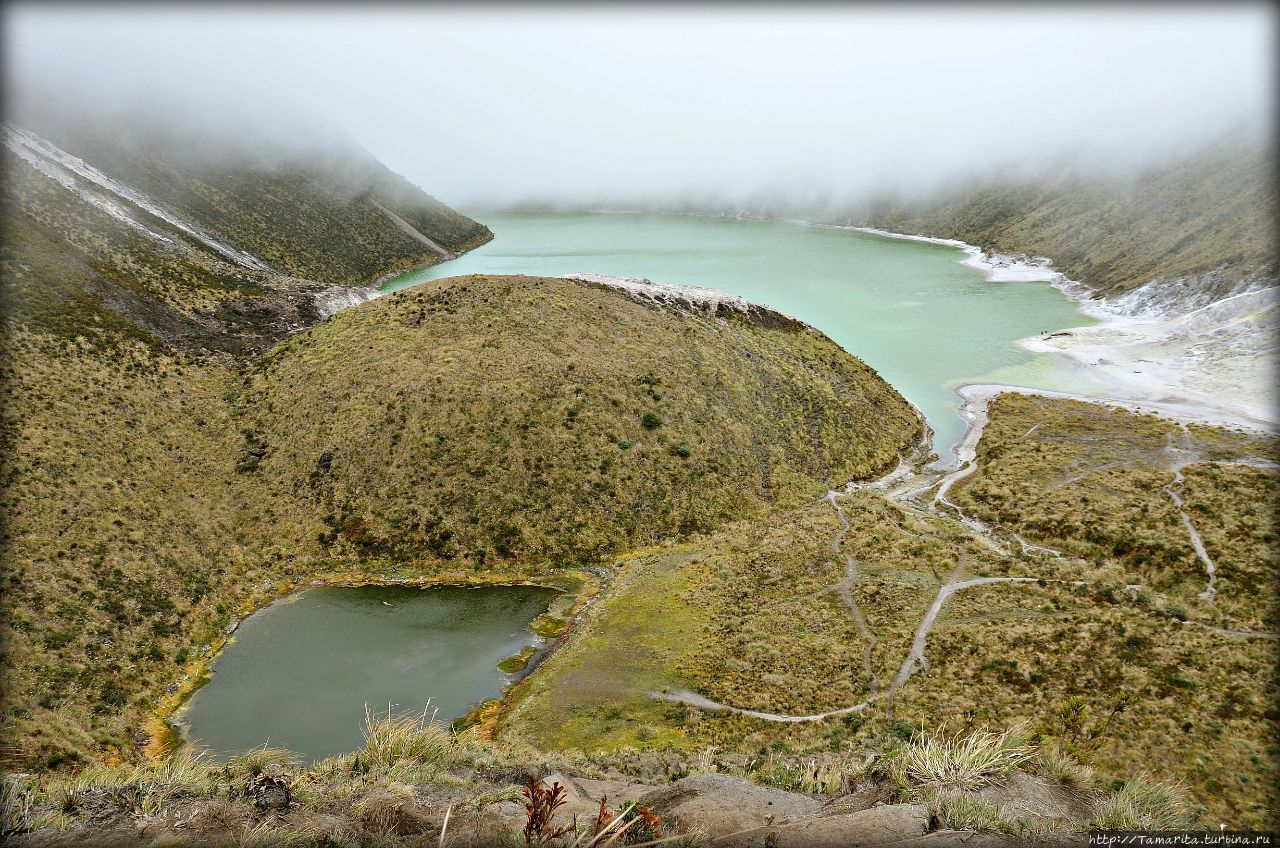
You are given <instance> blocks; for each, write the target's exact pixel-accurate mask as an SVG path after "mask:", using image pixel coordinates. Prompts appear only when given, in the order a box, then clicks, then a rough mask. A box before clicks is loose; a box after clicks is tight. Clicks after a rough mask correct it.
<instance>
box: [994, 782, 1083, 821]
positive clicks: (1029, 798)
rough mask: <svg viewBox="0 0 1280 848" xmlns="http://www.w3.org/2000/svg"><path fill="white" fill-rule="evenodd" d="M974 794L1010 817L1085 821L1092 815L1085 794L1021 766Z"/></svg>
mask: <svg viewBox="0 0 1280 848" xmlns="http://www.w3.org/2000/svg"><path fill="white" fill-rule="evenodd" d="M977 794H978V797H980V798H982V799H983V800H984V801H988V802H990V803H992V804H994V805H995V806H997V807H999V808H1000V809H1001V810H1003V811H1004V814H1005V815H1006V816H1008V817H1009V818H1011V819H1025V818H1038V819H1047V820H1065V821H1069V822H1071V823H1073V824H1085V823H1087V822H1088V821H1089V820H1090V818H1092V815H1093V805H1092V803H1091V802H1090V801H1089V799H1088V798H1087V797H1086V796H1084V795H1081V794H1079V793H1076V792H1073V791H1072V790H1070V789H1068V788H1066V787H1065V786H1063V785H1061V784H1060V783H1056V782H1054V781H1052V780H1047V779H1045V778H1043V777H1039V776H1037V775H1033V774H1027V773H1026V772H1025V771H1022V770H1021V769H1016V770H1014V771H1012V772H1010V773H1009V774H1008V775H1007V776H1006V777H1005V778H1004V779H1003V780H1001V781H1000V782H999V783H993V784H991V785H989V786H984V787H982V788H981V789H979V790H978V793H977Z"/></svg>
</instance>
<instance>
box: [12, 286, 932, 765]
mask: <svg viewBox="0 0 1280 848" xmlns="http://www.w3.org/2000/svg"><path fill="white" fill-rule="evenodd" d="M450 310H452V314H450V312H449V311H450ZM419 315H423V316H424V317H423V318H421V319H420V318H419ZM419 321H421V324H420V325H419V323H418V322H419ZM575 328H586V329H583V330H582V336H583V339H582V340H581V341H578V340H575V338H574V332H573V331H574V329H575ZM42 329H44V328H42V327H41V326H40V325H35V326H33V327H23V326H19V325H17V324H16V323H15V322H11V323H9V324H8V325H7V330H8V332H9V334H10V335H9V344H8V347H7V351H6V352H7V353H8V354H9V356H7V357H6V358H5V360H4V362H3V363H2V364H0V368H3V371H0V375H2V377H3V381H4V385H5V389H6V393H7V397H6V404H5V408H4V417H3V420H2V422H0V423H2V425H3V426H2V429H0V437H2V438H3V443H4V445H5V446H6V448H7V450H6V451H5V456H6V460H5V465H4V469H3V471H4V478H3V490H2V494H0V497H3V501H2V502H0V506H2V507H3V511H4V515H5V517H6V526H5V535H4V538H3V540H2V544H3V547H2V548H0V561H2V564H3V574H2V577H3V580H4V589H5V591H4V594H3V599H2V600H0V604H3V607H2V608H0V609H2V611H3V616H0V634H2V636H3V646H4V650H5V660H4V669H3V673H4V679H3V684H4V685H3V686H2V687H0V690H2V691H0V698H2V700H0V730H2V731H3V735H4V738H5V741H6V742H7V743H8V747H6V748H5V749H3V750H0V755H3V761H4V763H5V765H6V766H8V767H13V768H21V769H30V768H67V767H71V766H75V765H76V764H77V763H83V762H85V761H88V760H93V759H100V758H105V759H111V758H117V757H118V758H123V759H125V760H129V759H132V758H134V757H136V756H137V754H138V752H137V746H138V745H139V744H140V743H142V744H145V743H147V742H148V733H149V734H150V736H151V737H156V736H157V735H158V734H157V730H160V729H162V728H156V727H155V726H154V725H152V724H150V723H149V722H148V719H149V717H150V716H151V714H152V710H153V709H154V708H155V707H156V705H157V703H158V702H161V699H162V696H164V697H166V698H169V699H172V698H177V697H180V695H181V693H182V692H184V691H186V690H187V689H188V688H189V686H191V685H192V684H193V682H194V681H195V680H196V679H197V678H198V675H199V674H200V670H201V661H202V660H204V659H206V658H207V657H208V656H209V652H210V651H213V650H216V646H217V644H219V642H220V640H221V639H222V638H223V634H224V632H225V630H226V628H227V627H228V626H229V625H230V624H231V622H232V621H233V619H236V618H240V617H243V616H244V615H245V614H247V613H248V612H250V611H252V610H253V609H255V608H257V607H258V606H260V605H261V604H262V603H265V602H266V601H269V600H270V599H272V598H274V597H276V596H278V595H279V594H280V593H281V592H283V591H287V590H288V589H289V588H290V587H293V586H298V585H305V584H306V583H308V582H309V581H311V580H314V579H325V580H335V581H341V582H362V581H370V580H372V581H376V580H378V579H383V578H384V577H390V578H393V579H405V580H409V581H413V582H432V581H461V582H468V581H476V580H480V581H487V580H497V581H500V582H501V581H520V580H526V579H533V578H535V577H538V576H539V575H547V574H552V573H554V574H558V575H562V576H563V575H565V574H566V573H567V572H568V571H571V570H572V567H573V566H575V565H577V564H580V563H585V562H591V561H594V560H595V559H596V558H598V557H600V556H602V555H604V553H606V552H610V551H617V550H621V549H622V548H624V547H625V546H629V545H632V544H634V543H636V542H637V541H639V540H643V539H646V538H648V537H649V536H650V535H656V534H668V533H679V532H682V531H687V530H690V529H696V528H698V527H701V526H706V525H709V524H711V523H714V522H717V521H723V520H726V519H733V518H738V517H739V516H740V515H760V514H763V513H765V512H767V511H769V510H771V509H774V508H775V503H787V502H794V501H796V500H797V499H804V498H809V497H812V496H813V495H814V494H816V493H817V492H820V491H823V490H824V486H825V485H826V480H827V479H828V477H830V478H832V479H843V477H844V476H849V475H853V474H856V473H867V472H869V471H872V470H874V469H876V468H881V467H884V466H886V465H889V464H892V462H894V461H895V457H896V452H897V451H898V450H899V449H901V448H902V447H905V446H906V445H907V444H909V443H910V442H911V441H912V440H914V438H915V437H916V435H917V434H918V432H919V423H918V421H917V420H916V419H915V416H914V413H913V412H912V411H911V409H910V407H909V406H908V405H907V404H906V403H905V402H904V401H903V400H902V399H901V398H899V397H898V396H897V395H896V394H895V393H894V392H893V390H892V389H891V388H890V387H888V386H887V385H886V384H884V383H883V381H881V380H880V379H879V378H878V377H876V376H875V375H874V373H873V372H871V371H870V369H868V368H866V366H864V365H862V364H861V363H860V362H858V361H857V360H855V359H853V358H852V357H850V356H848V355H847V354H845V353H843V352H842V351H840V350H839V349H838V348H837V347H836V346H835V345H834V344H832V343H831V342H830V341H828V340H826V339H825V338H823V337H821V336H819V335H817V334H816V333H811V332H809V331H805V332H796V331H787V330H779V329H762V328H758V327H755V326H753V325H751V324H739V323H736V322H734V321H732V320H730V321H723V322H722V321H720V320H719V319H714V318H709V317H701V316H695V315H679V314H674V313H669V312H663V311H657V310H655V309H654V308H651V307H646V306H643V305H641V304H638V303H636V302H634V301H631V300H628V299H626V298H624V297H623V296H621V295H619V294H617V293H614V292H610V291H605V290H602V289H598V288H592V287H589V286H585V285H580V284H576V283H569V282H567V281H563V280H545V281H542V280H530V279H515V280H504V279H503V278H491V279H463V280H453V281H446V282H443V283H439V284H436V285H434V286H433V287H431V288H430V289H428V290H424V292H422V293H418V292H416V291H408V292H404V293H402V294H398V295H395V296H391V297H388V298H387V299H386V300H385V301H378V302H374V303H372V304H369V305H366V306H364V307H360V308H357V309H355V310H352V311H350V312H347V313H343V314H341V315H340V316H338V317H337V318H335V319H333V320H331V321H329V322H326V323H325V324H323V325H321V326H320V327H318V328H315V329H313V330H312V331H310V332H307V333H303V334H301V335H300V336H298V337H297V339H296V341H295V342H293V343H290V344H289V345H287V346H285V347H283V348H281V349H280V350H279V351H278V352H277V353H275V354H273V355H272V356H271V357H269V358H267V359H266V360H264V361H262V362H261V363H260V364H253V365H248V366H234V365H231V364H228V363H227V362H212V361H208V360H204V359H198V358H194V357H192V356H189V355H185V354H182V353H179V352H176V351H169V352H165V351H164V350H163V349H160V348H159V346H158V345H157V344H154V343H152V344H148V343H146V342H144V341H141V340H132V341H131V340H129V339H128V337H120V336H111V337H110V338H111V342H110V343H109V344H108V343H102V339H103V337H102V336H99V335H96V334H94V333H92V332H87V333H86V334H85V335H84V336H82V337H79V338H75V337H73V338H65V337H63V336H61V335H60V334H57V333H54V332H51V331H41V330H42ZM446 336H450V337H453V338H454V341H452V342H450V341H448V340H447V339H446V338H445V337H446ZM317 340H318V341H317ZM566 354H567V356H566V357H565V359H564V360H562V359H560V358H558V357H560V356H562V355H566ZM685 362H698V363H701V365H700V366H699V367H700V368H701V370H698V369H695V368H693V367H692V366H689V367H688V368H687V369H686V370H681V368H679V367H675V366H674V365H672V366H671V367H669V368H668V367H666V366H668V365H670V364H671V363H685ZM568 364H573V365H574V368H572V369H570V368H568V367H566V366H567V365H568ZM811 369H812V370H811ZM575 375H576V376H575ZM703 379H706V380H708V381H715V380H718V384H717V386H716V388H715V389H714V390H713V389H712V388H711V386H709V385H704V384H703V383H702V382H701V381H702V380H703ZM837 395H839V396H840V397H839V398H838V399H837V397H836V396H837ZM615 401H616V403H615ZM650 414H651V415H653V416H655V417H656V418H658V419H659V421H658V422H657V423H656V424H654V422H653V419H648V420H646V418H645V416H646V415H650ZM895 416H896V417H895ZM322 418H328V419H329V421H330V422H331V425H332V426H333V427H334V428H335V429H333V430H327V429H326V427H325V424H324V421H322V420H321V419H322ZM698 419H702V420H698ZM651 425H652V426H651ZM717 428H725V429H726V430H727V432H719V431H718V429H717ZM796 432H799V433H803V434H805V435H804V436H803V437H802V438H799V439H798V440H797V438H796V437H794V435H793V434H794V433H796ZM436 436H443V437H444V441H442V442H441V441H437V440H436ZM606 436H608V437H609V438H606ZM331 438H332V441H331V440H330V439H331ZM624 440H625V441H627V442H629V443H630V444H629V445H628V446H627V447H622V446H621V443H622V442H623V441H624ZM682 448H683V451H682V450H681V449H682ZM326 451H331V453H330V455H329V458H328V459H327V460H325V461H322V458H323V457H324V455H325V453H326ZM685 451H687V455H682V454H683V453H684V452H685ZM713 465H714V466H715V467H712V466H713ZM477 471H478V472H480V473H479V474H477V473H473V472H477ZM424 475H427V476H429V477H430V480H429V481H427V482H423V480H422V478H423V476H424ZM739 475H740V476H741V481H739V479H738V476H739ZM419 489H420V490H421V491H420V492H419ZM610 491H615V492H616V493H617V500H616V502H615V503H616V505H615V506H614V507H613V508H610V509H607V510H606V509H602V508H601V507H600V504H601V503H602V502H603V503H607V502H609V494H608V493H609V492H610ZM527 502H532V504H531V505H528V503H527ZM330 504H333V506H330ZM336 508H340V509H341V510H342V512H341V513H339V512H337V511H336ZM331 510H334V512H333V515H334V516H335V518H336V516H337V515H338V514H341V515H342V521H341V523H338V522H337V521H336V520H330V521H326V517H327V516H329V514H330V511H331ZM427 510H429V511H427ZM427 517H431V518H432V519H434V520H436V521H438V522H439V527H440V528H442V529H447V530H450V531H451V532H453V533H455V534H456V541H451V542H449V543H448V544H447V545H445V546H440V545H439V544H437V545H435V546H434V547H433V544H432V542H431V539H432V536H431V535H429V534H427V533H426V532H425V529H424V528H425V527H426V526H427V524H426V521H425V520H426V518H427ZM516 522H522V523H523V524H524V525H525V526H526V527H527V528H528V532H529V533H530V535H529V536H528V537H527V538H525V537H523V536H521V537H516V536H513V535H511V533H510V532H509V529H510V528H511V527H512V526H516V527H519V526H520V524H517V523H516ZM432 532H436V531H432ZM534 532H536V533H537V534H538V535H536V536H535V535H533V533H534ZM437 538H440V537H437ZM567 588H569V590H570V591H571V592H573V593H575V597H576V599H577V602H581V601H582V600H584V599H583V598H581V597H580V592H578V589H579V588H581V587H579V586H576V584H575V585H574V586H568V587H567ZM569 613H570V610H569V609H568V608H567V607H566V608H557V609H555V610H553V611H552V614H551V615H549V616H548V617H547V619H546V620H545V621H542V622H540V623H539V628H540V629H545V630H546V631H547V632H548V633H552V634H554V633H556V632H558V631H559V630H560V629H562V628H563V627H564V626H565V625H566V624H567V622H568V615H569ZM166 692H168V693H169V694H168V695H166V694H165V693H166ZM164 703H168V701H164ZM140 729H142V730H143V731H144V732H143V733H142V734H139V733H138V731H139V730H140Z"/></svg>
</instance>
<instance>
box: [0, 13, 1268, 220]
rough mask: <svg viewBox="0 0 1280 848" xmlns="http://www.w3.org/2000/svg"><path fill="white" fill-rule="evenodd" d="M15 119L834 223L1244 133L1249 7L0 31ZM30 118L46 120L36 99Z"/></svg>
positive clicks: (1257, 109) (196, 23)
mask: <svg viewBox="0 0 1280 848" xmlns="http://www.w3.org/2000/svg"><path fill="white" fill-rule="evenodd" d="M4 15H5V27H4V35H5V41H6V44H5V45H4V46H5V48H6V49H5V54H4V55H5V59H4V62H5V79H6V83H7V85H8V87H9V96H10V97H11V98H12V99H13V100H14V101H15V102H22V101H23V99H24V96H30V95H31V94H32V93H34V92H36V91H38V90H45V88H47V87H51V88H52V89H53V90H55V91H57V92H58V95H57V96H59V97H60V98H84V99H85V100H86V102H103V101H109V102H112V103H117V102H118V103H124V104H130V105H134V104H139V103H164V102H172V101H175V100H176V101H179V102H181V103H182V104H183V108H184V109H189V110H190V112H191V114H193V115H199V116H200V119H201V120H208V121H210V122H211V125H212V124H219V123H226V122H231V121H234V120H237V119H241V120H242V119H244V118H245V117H246V116H254V115H258V114H274V115H276V116H279V115H295V114H296V115H313V116H319V117H320V118H321V119H322V120H325V121H327V122H331V123H332V124H334V125H337V126H340V127H342V128H343V129H345V130H346V131H347V133H348V134H350V135H351V136H353V137H355V138H356V139H357V140H358V141H359V142H361V143H362V144H363V145H364V146H366V147H367V148H368V149H370V150H371V151H372V152H373V153H374V154H375V155H377V156H378V157H379V158H381V159H382V160H383V161H384V162H386V163H387V164H388V165H389V166H391V167H392V168H393V169H395V170H397V171H399V172H401V173H403V174H405V175H406V176H408V177H409V178H411V179H412V180H414V181H415V182H417V183H419V184H420V185H422V186H423V187H424V188H426V189H427V190H428V191H430V192H431V193H433V194H435V195H437V196H438V197H440V198H442V199H444V200H446V201H447V202H451V203H455V204H461V205H464V206H465V205H468V204H474V203H492V202H507V201H518V200H524V199H534V198H547V199H556V200H565V201H574V200H590V199H595V198H606V197H625V198H643V197H651V198H672V197H677V196H680V195H683V194H686V193H698V194H702V195H708V196H723V197H730V198H740V197H748V196H752V195H757V194H760V193H767V192H770V191H774V190H778V189H780V188H786V189H788V190H791V191H794V192H799V193H801V194H827V195H830V196H834V197H840V198H856V197H858V196H861V195H865V194H866V193H867V192H871V191H876V190H880V189H896V188H906V189H920V188H928V187H931V186H934V185H936V184H938V183H939V182H942V181H945V180H948V179H953V178H957V177H961V176H964V175H968V174H970V173H974V172H978V171H991V170H998V169H1007V168H1009V167H1018V166H1026V165H1032V166H1038V167H1045V166H1052V165H1054V164H1056V163H1061V162H1063V161H1068V160H1069V161H1074V162H1077V163H1078V162H1085V163H1088V164H1090V165H1110V166H1120V167H1123V166H1128V165H1131V164H1133V163H1135V162H1142V161H1147V160H1150V159H1152V158H1153V157H1158V156H1164V155H1168V154H1170V153H1174V152H1178V151H1185V150H1189V149H1191V148H1192V147H1194V146H1196V145H1198V144H1201V143H1204V142H1205V141H1207V140H1210V139H1214V138H1218V137H1220V136H1222V135H1223V134H1225V133H1228V132H1232V131H1237V130H1239V129H1240V128H1241V127H1252V128H1254V129H1255V130H1269V129H1270V121H1271V112H1270V105H1269V104H1270V101H1271V99H1272V97H1271V95H1272V91H1271V85H1272V83H1271V81H1272V79H1273V78H1274V76H1275V74H1274V72H1273V63H1274V56H1273V43H1272V38H1273V34H1274V31H1275V28H1276V21H1275V18H1274V13H1273V11H1272V10H1271V8H1270V6H1269V5H1267V4H1261V3H1259V4H1252V5H1229V4H1216V5H1211V4H1205V5H1203V6H1197V5H1189V4H1173V3H1171V4H1168V5H1165V6H1160V5H1157V4H1144V5H1136V6H1132V7H1111V8H1108V7H1105V6H1102V5H1101V4H1097V5H1094V4H1080V5H1078V6H1054V7H1049V8H1043V7H1034V6H1031V5H1026V6H1019V5H1015V4H996V5H989V6H980V5H969V6H924V5H917V6H909V7H907V8H905V9H898V10H895V9H893V8H892V7H886V6H876V5H848V6H840V5H818V6H811V7H798V8H786V7H781V6H779V7H769V6H761V5H745V6H742V7H733V6H729V5H710V6H699V7H694V9H693V10H692V11H690V10H682V9H680V8H678V7H674V6H665V7H657V8H645V7H641V6H632V7H628V6H612V7H600V6H594V7H593V6H590V5H587V4H580V5H567V6H563V7H555V6H523V7H522V6H505V5H493V6H480V7H478V8H475V9H470V10H469V9H467V8H465V7H462V6H446V5H434V6H433V5H426V6H420V7H415V6H410V5H398V4H394V5H382V6H379V5H364V6H326V5H317V6H314V7H308V6H306V5H304V4H296V5H289V6H280V7H266V8H254V7H252V6H250V5H248V4H227V5H226V6H221V7H220V6H217V5H210V6H197V7H194V8H187V9H183V8H175V7H165V6H160V5H158V4H144V5H139V6H136V7H124V6H112V5H108V4H99V5H84V6H74V5H66V6H49V5H44V6H42V5H40V4H34V3H25V4H24V3H9V4H7V5H6V7H5V12H4ZM42 96H47V95H42Z"/></svg>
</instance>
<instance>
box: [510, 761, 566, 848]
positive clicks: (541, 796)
mask: <svg viewBox="0 0 1280 848" xmlns="http://www.w3.org/2000/svg"><path fill="white" fill-rule="evenodd" d="M521 794H523V795H524V797H525V798H526V799H527V802H526V803H525V805H524V812H525V817H526V820H525V824H524V844H525V845H545V844H546V843H548V842H550V841H551V840H553V839H559V838H560V837H562V836H564V835H565V834H567V833H570V832H572V831H573V825H565V826H563V827H556V825H555V817H556V810H557V809H559V808H560V807H561V806H563V805H564V786H563V785H561V783H560V781H558V780H557V781H556V782H554V783H552V784H551V788H549V789H548V788H547V787H545V786H543V785H542V781H541V780H538V778H536V777H531V778H529V784H528V785H527V786H526V787H525V788H524V790H523V792H522V793H521Z"/></svg>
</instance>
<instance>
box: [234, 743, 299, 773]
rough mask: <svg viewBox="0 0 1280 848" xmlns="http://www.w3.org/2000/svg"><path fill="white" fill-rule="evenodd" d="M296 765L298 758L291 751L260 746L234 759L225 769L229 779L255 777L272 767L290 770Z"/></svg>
mask: <svg viewBox="0 0 1280 848" xmlns="http://www.w3.org/2000/svg"><path fill="white" fill-rule="evenodd" d="M297 764H298V757H297V755H296V754H294V753H293V752H292V751H286V750H284V749H283V748H268V747H267V746H266V745H262V746H260V747H257V748H254V749H253V750H251V751H245V752H244V753H243V754H241V755H240V756H238V757H235V758H234V759H232V760H231V762H229V763H227V766H226V769H227V774H228V775H229V776H231V777H257V776H258V775H260V774H262V773H263V772H264V771H266V770H267V769H269V768H271V767H272V766H277V767H280V768H292V767H293V766H296V765H297Z"/></svg>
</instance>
